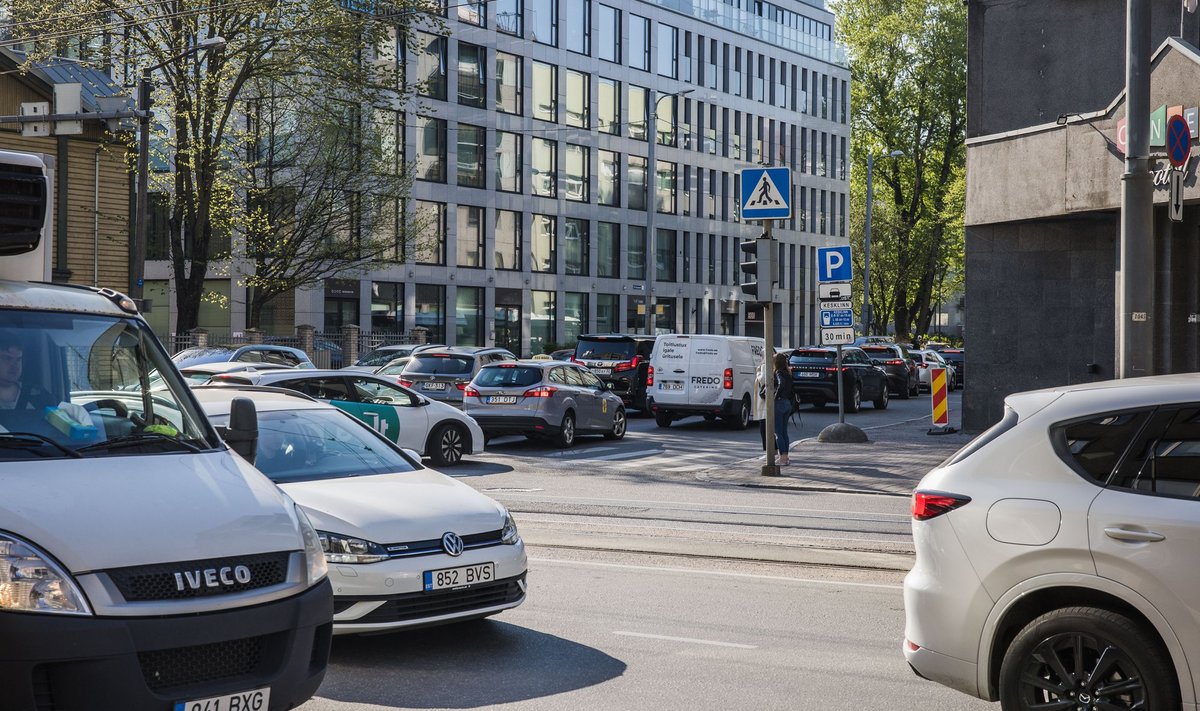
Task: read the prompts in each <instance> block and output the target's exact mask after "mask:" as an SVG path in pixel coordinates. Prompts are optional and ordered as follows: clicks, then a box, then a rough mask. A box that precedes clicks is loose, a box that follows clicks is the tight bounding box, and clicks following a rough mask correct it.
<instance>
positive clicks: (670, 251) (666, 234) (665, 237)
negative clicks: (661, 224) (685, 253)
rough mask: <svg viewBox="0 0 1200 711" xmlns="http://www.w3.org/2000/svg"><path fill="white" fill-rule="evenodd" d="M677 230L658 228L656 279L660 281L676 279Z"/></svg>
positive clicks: (655, 244)
mask: <svg viewBox="0 0 1200 711" xmlns="http://www.w3.org/2000/svg"><path fill="white" fill-rule="evenodd" d="M676 239H677V235H676V233H675V230H658V239H656V240H655V241H654V263H655V269H654V273H655V279H657V280H658V281H675V247H676V244H675V241H676Z"/></svg>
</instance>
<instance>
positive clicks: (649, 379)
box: [646, 366, 654, 388]
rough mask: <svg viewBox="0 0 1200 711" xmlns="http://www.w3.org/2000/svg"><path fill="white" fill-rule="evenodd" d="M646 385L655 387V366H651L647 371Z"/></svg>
mask: <svg viewBox="0 0 1200 711" xmlns="http://www.w3.org/2000/svg"><path fill="white" fill-rule="evenodd" d="M646 387H648V388H652V387H654V366H650V369H649V370H647V371H646Z"/></svg>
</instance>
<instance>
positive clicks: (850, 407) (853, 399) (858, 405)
mask: <svg viewBox="0 0 1200 711" xmlns="http://www.w3.org/2000/svg"><path fill="white" fill-rule="evenodd" d="M861 409H862V386H861V385H859V384H858V383H855V384H854V385H852V386H850V398H849V399H848V400H847V401H846V412H858V411H859V410H861Z"/></svg>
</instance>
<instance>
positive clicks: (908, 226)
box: [833, 0, 967, 340]
mask: <svg viewBox="0 0 1200 711" xmlns="http://www.w3.org/2000/svg"><path fill="white" fill-rule="evenodd" d="M833 9H834V11H835V12H836V13H837V17H838V34H839V38H840V39H841V40H842V41H843V42H844V43H845V44H846V46H847V49H848V50H849V54H850V67H851V73H852V75H853V77H854V81H853V83H852V85H851V105H852V107H853V112H852V117H851V127H852V132H853V133H852V135H853V138H854V140H853V143H852V149H851V160H852V161H853V165H854V170H853V171H852V179H851V183H850V194H851V205H852V209H851V226H852V230H851V233H852V237H851V241H852V243H853V244H855V245H856V247H857V248H856V249H855V250H854V254H855V260H856V262H859V264H858V267H859V268H858V269H856V273H857V274H859V275H861V274H862V270H861V261H862V258H863V249H862V246H863V245H862V235H863V230H862V226H863V212H864V209H865V205H866V164H867V157H868V156H869V155H874V156H876V157H878V156H881V155H885V154H887V153H888V152H890V151H893V150H901V151H903V152H904V155H903V156H901V157H898V158H890V159H885V160H876V162H875V172H874V177H875V202H874V206H873V213H872V230H871V242H872V248H871V308H872V311H873V312H874V313H875V314H877V315H878V316H879V318H877V319H874V320H873V321H874V323H873V325H874V326H875V328H876V329H878V330H879V332H882V328H881V327H882V326H883V325H884V324H883V323H882V321H883V319H884V318H885V317H888V318H890V320H891V322H892V326H893V327H894V328H895V332H896V336H897V337H898V338H900V339H902V340H907V339H908V338H909V337H910V336H912V335H914V334H917V335H920V334H924V333H927V332H928V331H929V328H930V323H931V322H932V318H933V314H934V310H935V308H936V307H937V305H938V304H939V303H940V302H941V301H943V300H944V299H945V298H947V296H948V295H949V294H951V293H953V292H955V291H956V290H957V289H959V288H960V287H961V285H962V279H963V256H962V255H963V208H964V199H965V187H964V186H965V163H966V148H965V145H964V138H965V130H966V118H967V114H966V86H967V83H966V64H967V46H966V37H967V28H966V8H965V6H964V4H963V3H962V2H961V0H838V1H837V2H836V4H835V5H834V8H833ZM859 279H861V276H860V277H859ZM859 288H861V283H860V285H859Z"/></svg>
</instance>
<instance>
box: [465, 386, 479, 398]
mask: <svg viewBox="0 0 1200 711" xmlns="http://www.w3.org/2000/svg"><path fill="white" fill-rule="evenodd" d="M463 397H479V391H478V390H476V389H475V388H473V387H471V386H470V385H468V386H466V387H464V388H463Z"/></svg>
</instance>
